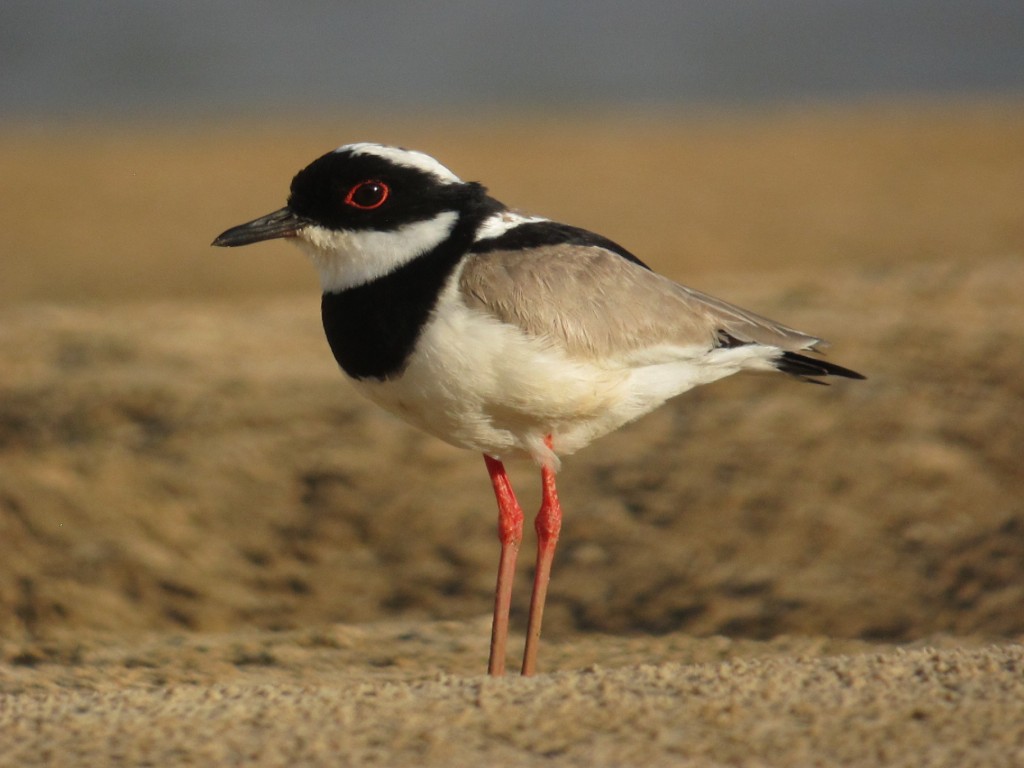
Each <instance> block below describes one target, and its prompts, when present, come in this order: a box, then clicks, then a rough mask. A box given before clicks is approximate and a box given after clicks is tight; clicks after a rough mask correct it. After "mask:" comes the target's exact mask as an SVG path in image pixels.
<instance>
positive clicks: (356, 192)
mask: <svg viewBox="0 0 1024 768" xmlns="http://www.w3.org/2000/svg"><path fill="white" fill-rule="evenodd" d="M390 194H391V190H390V189H388V185H387V184H385V183H384V182H383V181H376V180H375V179H368V180H366V181H360V182H359V183H358V184H356V185H355V186H354V187H352V189H350V190H349V191H348V194H347V195H345V205H351V206H352V207H353V208H358V209H359V210H361V211H372V210H373V209H374V208H380V207H381V206H382V205H384V201H385V200H387V199H388V196H389V195H390Z"/></svg>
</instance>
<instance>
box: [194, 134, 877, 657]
mask: <svg viewBox="0 0 1024 768" xmlns="http://www.w3.org/2000/svg"><path fill="white" fill-rule="evenodd" d="M273 238H288V239H291V240H293V241H295V242H296V243H298V244H299V245H300V246H301V247H302V248H303V250H305V252H306V253H307V254H308V255H309V257H310V258H311V259H312V261H313V264H314V265H315V266H316V268H317V271H318V272H319V273H320V281H321V284H322V287H323V296H322V302H321V310H322V316H323V324H324V330H325V332H326V334H327V341H328V342H329V344H330V347H331V351H332V352H333V353H334V357H335V359H336V360H337V362H338V365H339V366H340V367H341V369H342V370H343V371H344V372H345V373H346V374H347V375H348V376H349V377H350V378H351V379H352V381H353V383H354V384H355V386H356V388H357V389H358V390H359V391H360V392H362V393H363V394H364V395H366V396H367V397H368V398H369V399H370V400H372V401H374V402H375V403H377V404H378V405H380V406H382V407H383V408H385V409H387V410H388V411H390V412H391V413H393V414H395V415H397V416H399V417H400V418H402V419H404V420H406V421H408V422H410V423H411V424H413V425H415V426H417V427H419V428H420V429H422V430H424V431H426V432H429V433H430V434H432V435H435V436H437V437H439V438H441V439H442V440H445V441H447V442H448V443H451V444H452V445H456V446H459V447H461V448H469V449H471V450H474V451H479V452H481V453H483V455H484V461H485V462H486V465H487V471H488V473H489V474H490V478H491V483H492V485H493V487H494V494H495V497H496V498H497V502H498V533H499V540H500V542H501V556H500V563H499V567H498V581H497V588H496V591H495V601H494V621H493V625H492V631H491V650H490V662H489V665H488V672H489V673H490V674H492V675H500V674H502V673H503V672H504V669H505V647H506V641H507V636H508V616H509V605H510V601H511V594H512V578H513V573H514V570H515V560H516V554H517V552H518V550H519V545H520V542H521V540H522V530H523V513H522V510H521V509H520V507H519V504H518V502H517V501H516V498H515V495H514V493H513V491H512V485H511V483H510V481H509V478H508V475H507V474H506V472H505V468H504V466H503V464H502V459H503V458H506V457H508V456H510V455H513V454H525V455H527V456H529V457H531V458H533V459H534V461H536V462H537V464H538V465H540V471H541V480H542V490H543V494H542V503H541V508H540V511H539V512H538V513H537V517H536V521H535V528H536V531H537V542H538V543H537V561H536V570H535V573H534V582H533V596H532V600H531V604H530V613H529V619H528V625H527V637H526V650H525V653H524V656H523V665H522V673H523V674H524V675H529V674H533V673H534V671H535V670H536V663H537V648H538V641H539V638H540V630H541V618H542V615H543V611H544V599H545V596H546V594H547V586H548V581H549V579H550V573H551V561H552V558H553V557H554V552H555V546H556V543H557V541H558V535H559V530H560V528H561V518H562V513H561V508H560V506H559V502H558V496H557V494H556V491H555V473H556V472H557V471H558V469H559V464H560V462H559V457H561V456H564V455H567V454H571V453H573V452H575V451H577V450H579V449H580V448H582V447H583V446H585V445H587V444H588V443H589V442H590V441H592V440H594V439H595V438H597V437H600V436H601V435H604V434H606V433H608V432H611V431H612V430H614V429H616V428H618V427H621V426H622V425H623V424H626V423H628V422H631V421H633V420H634V419H636V418H638V417H640V416H642V415H644V414H645V413H648V412H649V411H651V410H653V409H654V408H656V407H658V406H659V405H661V404H662V403H664V402H665V401H666V400H668V399H669V398H671V397H675V396H676V395H678V394H680V393H682V392H685V391H686V390H688V389H691V388H693V387H696V386H698V385H700V384H708V383H710V382H712V381H715V380H716V379H721V378H723V377H725V376H729V375H731V374H733V373H737V372H738V371H743V370H754V371H781V372H782V373H786V374H789V375H791V376H795V377H797V378H799V379H803V380H805V381H817V379H818V378H819V377H825V376H843V377H846V378H851V379H861V378H863V376H861V375H860V374H859V373H856V372H855V371H851V370H849V369H847V368H842V367H840V366H838V365H835V364H833V363H829V362H826V361H824V360H822V359H820V358H818V357H814V356H812V355H808V354H804V353H805V352H811V353H813V352H816V351H818V350H819V348H820V347H822V346H823V344H824V342H823V341H822V340H821V339H819V338H817V337H814V336H810V335H808V334H806V333H801V332H800V331H796V330H793V329H792V328H788V327H786V326H784V325H781V324H779V323H777V322H775V321H773V320H769V319H767V318H765V317H761V316H760V315H756V314H754V313H752V312H748V311H747V310H745V309H740V308H739V307H736V306H733V305H731V304H728V303H726V302H724V301H721V300H719V299H716V298H713V297H711V296H708V295H706V294H703V293H700V292H698V291H695V290H693V289H691V288H686V287H684V286H682V285H678V284H677V283H674V282H673V281H671V280H669V279H667V278H665V277H662V276H660V275H658V274H656V273H654V272H653V271H651V270H650V268H648V267H647V266H646V265H645V264H644V263H643V262H641V261H640V260H639V259H638V258H637V257H636V256H634V255H633V254H632V253H630V252H629V251H627V250H626V249H625V248H623V247H621V246H620V245H618V244H616V243H614V242H612V241H611V240H608V239H607V238H604V237H601V236H600V235H597V234H594V233H593V232H589V231H587V230H584V229H579V228H577V227H572V226H568V225H566V224H560V223H558V222H555V221H551V220H549V219H545V218H542V217H539V216H527V215H524V214H522V213H517V212H515V211H513V210H511V209H509V208H508V207H506V206H505V205H503V204H502V203H500V202H498V201H497V200H495V199H494V198H492V197H490V196H489V195H488V194H487V190H486V189H485V188H484V187H483V186H481V185H480V184H477V183H475V182H464V181H462V180H461V179H460V178H459V177H458V176H456V175H455V174H454V173H452V172H451V171H450V170H449V169H448V168H446V167H445V166H443V165H442V164H441V163H439V162H438V161H437V160H435V159H434V158H432V157H429V156H428V155H425V154H422V153H420V152H414V151H411V150H407V149H402V148H399V147H391V146H384V145H381V144H370V143H360V144H348V145H346V146H343V147H340V148H339V149H336V150H334V151H333V152H328V153H327V154H325V155H324V156H323V157H320V158H318V159H317V160H314V161H313V162H312V163H310V164H309V165H308V166H306V167H305V168H304V169H303V170H301V171H299V173H298V174H297V175H296V176H295V178H294V179H293V180H292V184H291V194H290V196H289V198H288V204H287V205H286V206H285V207H284V208H281V209H280V210H278V211H275V212H273V213H271V214H268V215H266V216H263V217H261V218H258V219H255V220H254V221H250V222H249V223H247V224H242V225H240V226H237V227H233V228H231V229H229V230H227V231H226V232H224V233H223V234H221V235H220V236H219V237H218V238H217V239H216V240H214V241H213V244H214V245H220V246H238V245H248V244H250V243H256V242H260V241H263V240H270V239H273ZM818 383H821V382H818Z"/></svg>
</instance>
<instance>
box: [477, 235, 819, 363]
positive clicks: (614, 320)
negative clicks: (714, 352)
mask: <svg viewBox="0 0 1024 768" xmlns="http://www.w3.org/2000/svg"><path fill="white" fill-rule="evenodd" d="M459 288H460V291H461V293H462V297H463V300H464V301H465V302H466V303H467V304H468V305H470V306H472V307H475V308H477V309H479V310H482V311H486V312H489V313H491V314H492V315H494V316H495V317H496V318H498V319H500V320H501V321H503V322H506V323H511V324H513V325H516V326H518V327H519V328H521V329H522V330H523V331H524V332H525V333H527V334H529V335H531V336H535V337H540V338H547V339H550V340H551V341H552V342H553V343H557V344H560V345H562V346H564V348H565V349H566V351H567V352H569V354H571V355H573V356H580V357H587V358H603V357H616V356H619V355H630V354H633V353H636V352H639V351H642V350H643V349H645V348H652V347H656V346H662V345H671V346H679V347H706V348H708V349H712V348H714V347H719V346H728V345H736V344H764V345H768V346H773V347H778V348H780V349H783V350H790V351H799V350H807V349H814V348H815V347H819V346H821V345H823V344H824V342H823V341H822V340H821V339H819V338H816V337H814V336H809V335H808V334H805V333H801V332H800V331H796V330H794V329H792V328H789V327H787V326H785V325H782V324H780V323H777V322H775V321H773V320H769V319H768V318H766V317H762V316H761V315H757V314H755V313H753V312H748V311H747V310H745V309H741V308H740V307H737V306H734V305H732V304H729V303H727V302H724V301H722V300H720V299H716V298H714V297H712V296H708V295H707V294H704V293H701V292H699V291H695V290H693V289H691V288H686V287H685V286H682V285H679V284H677V283H675V282H673V281H671V280H669V279H668V278H666V277H663V276H661V275H658V274H656V273H655V272H651V271H650V270H648V269H646V268H644V267H643V266H641V265H638V264H636V263H633V262H631V261H628V260H626V259H624V258H622V256H620V255H619V254H617V253H614V252H612V251H610V250H608V249H606V248H602V247H597V246H591V245H576V244H558V245H549V246H543V247H538V248H532V249H527V250H504V251H502V250H495V251H489V252H486V253H481V254H474V255H473V256H471V257H470V258H469V259H468V260H467V262H466V263H465V265H464V267H463V269H462V272H461V275H460V277H459Z"/></svg>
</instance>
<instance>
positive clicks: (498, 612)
mask: <svg viewBox="0 0 1024 768" xmlns="http://www.w3.org/2000/svg"><path fill="white" fill-rule="evenodd" d="M484 462H485V463H486V464H487V472H488V474H489V475H490V476H491V485H493V486H494V497H495V498H496V499H497V500H498V540H499V541H500V542H501V560H500V561H499V563H498V585H497V587H496V588H495V590H494V620H493V621H492V622H491V656H490V660H489V661H488V662H487V674H489V675H493V676H495V677H500V676H501V675H503V674H505V647H506V646H507V644H508V614H509V609H510V608H511V605H512V580H513V579H514V578H515V573H516V555H518V554H519V545H520V544H521V543H522V541H523V510H522V509H520V507H519V502H518V501H516V495H515V494H514V493H513V492H512V483H511V482H510V481H509V479H508V473H506V472H505V466H504V465H503V464H502V463H501V462H500V461H498V460H497V459H492V458H491V457H490V456H487V455H486V454H485V455H484Z"/></svg>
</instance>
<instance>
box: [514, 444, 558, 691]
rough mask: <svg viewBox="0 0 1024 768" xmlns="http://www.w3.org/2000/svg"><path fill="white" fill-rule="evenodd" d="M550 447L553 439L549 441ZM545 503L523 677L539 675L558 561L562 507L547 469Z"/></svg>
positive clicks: (539, 517) (543, 476)
mask: <svg viewBox="0 0 1024 768" xmlns="http://www.w3.org/2000/svg"><path fill="white" fill-rule="evenodd" d="M547 444H548V447H549V448H550V447H551V437H550V436H549V437H548V439H547ZM540 476H541V483H542V486H543V499H542V501H541V505H540V511H539V512H537V518H536V519H535V520H534V522H533V526H534V528H535V529H536V531H537V569H536V571H534V574H533V596H532V597H531V598H530V619H529V623H528V624H527V625H526V651H525V652H524V653H523V674H524V675H532V674H534V673H535V672H536V671H537V651H538V648H539V646H540V626H541V622H542V620H543V618H544V601H545V599H546V598H547V594H548V582H549V581H551V562H552V561H553V560H554V559H555V547H556V546H558V534H559V532H560V531H561V530H562V507H561V505H560V504H559V503H558V492H557V491H556V490H555V473H554V472H553V471H552V470H550V469H548V468H547V467H542V468H541V470H540Z"/></svg>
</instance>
